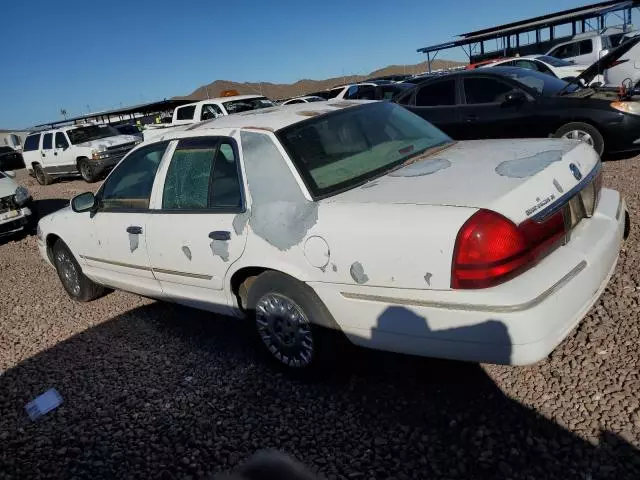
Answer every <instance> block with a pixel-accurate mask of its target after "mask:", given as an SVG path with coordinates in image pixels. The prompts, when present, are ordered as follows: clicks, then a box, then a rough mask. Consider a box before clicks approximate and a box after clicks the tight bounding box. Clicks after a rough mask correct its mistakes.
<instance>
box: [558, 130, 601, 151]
mask: <svg viewBox="0 0 640 480" xmlns="http://www.w3.org/2000/svg"><path fill="white" fill-rule="evenodd" d="M562 138H567V139H569V140H580V141H581V142H584V143H586V144H588V145H591V146H592V147H593V145H594V143H593V137H592V136H591V135H589V134H588V133H587V132H585V131H584V130H571V131H569V132H567V133H565V134H564V135H563V136H562Z"/></svg>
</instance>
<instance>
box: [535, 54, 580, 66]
mask: <svg viewBox="0 0 640 480" xmlns="http://www.w3.org/2000/svg"><path fill="white" fill-rule="evenodd" d="M536 59H538V60H540V61H542V62H545V63H548V64H549V65H551V66H552V67H571V66H572V65H573V63H571V62H567V61H566V60H562V59H560V58H556V57H551V56H549V55H540V56H539V57H536Z"/></svg>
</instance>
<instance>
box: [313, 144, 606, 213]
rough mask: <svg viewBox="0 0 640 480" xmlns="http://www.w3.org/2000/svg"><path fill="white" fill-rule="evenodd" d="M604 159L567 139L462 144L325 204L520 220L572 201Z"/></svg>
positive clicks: (331, 198)
mask: <svg viewBox="0 0 640 480" xmlns="http://www.w3.org/2000/svg"><path fill="white" fill-rule="evenodd" d="M599 161H600V159H599V157H598V155H597V154H596V153H595V151H594V150H593V149H592V148H591V147H589V146H588V145H586V144H583V143H579V142H573V141H567V140H556V139H543V140H540V139H538V140H513V139H512V140H477V141H468V142H457V143H455V144H453V145H452V146H450V147H449V148H446V149H444V150H442V151H439V152H437V153H435V154H433V155H430V156H426V157H425V158H420V159H418V160H417V161H415V162H413V163H410V164H408V165H406V166H403V167H401V168H399V169H396V170H394V171H392V172H390V173H388V174H387V175H385V176H383V177H379V178H377V179H374V180H372V181H370V182H368V183H366V184H364V185H362V186H360V187H357V188H354V189H351V190H349V191H346V192H343V193H341V194H338V195H335V196H333V197H330V198H327V199H325V200H322V202H327V203H379V204H399V205H402V204H407V205H438V206H458V207H470V208H478V209H488V210H492V211H495V212H497V213H500V214H501V215H504V216H505V217H507V218H509V219H510V220H511V221H513V222H514V223H516V224H519V223H521V222H522V221H524V220H526V219H528V218H531V217H534V216H536V215H540V213H541V212H543V211H546V210H548V209H550V208H551V207H552V206H554V205H560V204H562V203H566V202H567V201H568V199H569V197H568V196H571V195H572V194H575V193H576V191H577V190H579V189H580V188H581V186H584V184H585V180H586V179H587V177H588V175H589V174H590V173H591V172H592V171H594V168H596V167H597V165H598V164H599Z"/></svg>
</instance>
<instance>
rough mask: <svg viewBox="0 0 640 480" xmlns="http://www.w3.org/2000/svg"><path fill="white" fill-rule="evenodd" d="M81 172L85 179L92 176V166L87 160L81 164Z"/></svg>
mask: <svg viewBox="0 0 640 480" xmlns="http://www.w3.org/2000/svg"><path fill="white" fill-rule="evenodd" d="M80 173H81V174H82V176H83V177H84V178H85V179H86V178H89V177H90V176H91V167H90V166H89V164H88V163H87V162H82V163H81V164H80Z"/></svg>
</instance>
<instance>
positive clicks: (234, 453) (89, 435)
mask: <svg viewBox="0 0 640 480" xmlns="http://www.w3.org/2000/svg"><path fill="white" fill-rule="evenodd" d="M93 305H96V307H95V308H100V300H98V301H97V302H95V303H94V304H90V305H88V306H87V309H90V308H94V307H93ZM417 318H418V319H420V317H417ZM412 321H416V322H417V320H416V319H414V320H412ZM420 321H422V322H424V323H425V325H424V328H425V329H428V325H427V322H426V320H424V319H421V320H420ZM495 323H497V322H493V323H492V324H491V327H490V328H492V329H495V328H503V329H504V327H503V326H502V327H500V326H499V325H496V324H495ZM415 327H416V328H417V327H418V325H417V324H416V325H415ZM504 332H505V334H506V329H504ZM251 333H252V330H251V326H250V325H249V324H247V323H245V322H241V321H237V320H236V321H234V320H233V319H228V318H221V317H214V316H213V315H211V314H208V313H206V312H200V311H196V310H192V309H189V308H185V307H180V306H176V305H170V304H165V303H152V304H150V305H146V306H143V307H139V308H136V309H134V310H131V311H129V312H126V313H125V314H122V315H119V316H117V317H115V318H113V319H111V320H108V321H106V322H104V323H102V324H100V325H98V326H96V327H94V328H90V329H88V330H86V331H84V332H82V333H80V334H77V335H76V336H74V337H72V338H70V339H68V340H66V341H64V342H61V343H59V344H57V345H56V346H55V347H53V348H51V349H49V350H47V351H44V352H42V353H40V354H38V355H36V356H34V357H32V358H29V359H27V360H25V361H23V362H21V363H20V364H19V365H17V366H15V367H14V368H11V369H9V370H7V371H5V372H4V373H3V374H2V375H1V376H0V440H1V441H2V443H3V448H2V449H0V471H1V472H4V473H5V475H6V476H7V477H8V478H10V477H15V478H37V477H51V478H59V477H74V476H77V477H82V478H84V477H93V478H102V477H110V478H186V477H187V476H192V477H199V476H203V475H210V474H215V473H217V472H220V471H224V470H228V469H231V468H233V467H235V466H236V465H238V464H240V463H241V462H243V461H244V460H245V459H247V458H249V457H250V456H251V455H253V454H254V453H255V452H256V451H260V450H264V449H276V450H280V451H283V452H286V453H288V454H290V455H291V456H293V457H294V458H296V459H298V460H300V461H301V462H303V463H304V464H306V465H307V466H309V467H310V468H311V469H312V470H314V471H316V472H318V473H319V474H321V475H324V476H325V477H326V478H360V477H362V478H370V477H373V478H392V477H393V478H397V479H406V478H465V479H466V478H474V479H477V478H480V479H484V478H486V479H489V478H513V479H518V478H527V479H529V478H532V479H533V478H535V479H538V478H545V479H549V478H559V479H563V480H564V479H572V478H576V479H585V478H594V479H596V478H615V479H623V478H629V479H631V478H638V475H639V474H640V465H639V463H638V451H637V450H636V449H634V448H633V446H631V445H629V444H628V443H626V442H625V441H624V440H623V439H621V438H618V437H615V436H611V434H606V435H603V436H602V441H601V444H600V446H597V447H596V446H593V445H592V444H590V443H589V442H586V441H584V440H582V439H580V438H579V437H577V436H576V435H574V434H572V433H570V432H568V431H567V430H565V429H563V428H562V427H560V426H559V425H557V424H555V423H554V422H552V421H549V420H547V419H546V418H544V417H543V416H541V415H540V414H538V413H537V412H536V411H534V410H532V409H530V408H528V407H525V406H523V405H521V404H519V403H518V402H516V401H514V400H512V399H510V398H509V397H507V396H506V395H505V394H504V393H503V392H502V391H501V390H500V389H499V388H498V387H497V386H496V385H495V383H494V382H493V381H492V379H491V378H490V377H489V376H488V375H487V374H486V373H485V372H484V370H483V369H482V368H481V367H480V366H479V365H475V364H468V363H460V362H453V361H444V360H432V359H425V358H418V357H411V356H403V355H396V354H389V353H384V352H376V351H372V350H365V349H356V348H353V349H349V351H348V352H346V353H345V354H344V358H343V359H341V361H342V363H341V365H340V366H339V367H340V368H339V370H340V371H339V372H338V371H336V372H330V373H329V374H328V375H327V377H326V378H325V379H323V380H321V381H317V382H314V383H308V382H301V381H297V380H292V379H290V378H288V377H287V376H285V375H284V374H282V373H280V372H278V371H275V370H273V369H270V368H269V367H267V366H265V364H264V362H263V361H262V359H261V358H260V357H259V356H258V355H257V354H256V353H255V349H254V347H253V344H252V342H251V341H249V340H248V338H249V337H248V336H249V335H250V334H251ZM345 372H347V373H345ZM52 387H55V388H56V389H57V390H58V391H59V392H60V394H61V395H62V397H63V399H64V403H63V404H62V405H61V406H60V407H59V408H58V409H57V410H55V411H54V412H51V413H49V414H48V415H47V416H45V417H44V418H42V419H40V420H38V421H36V422H34V423H32V422H30V421H29V419H28V418H27V415H26V413H25V411H24V406H25V405H26V403H27V402H29V401H30V400H32V399H33V398H34V397H35V396H37V395H39V394H40V393H42V392H44V391H46V390H47V389H49V388H52ZM634 462H635V463H634Z"/></svg>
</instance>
